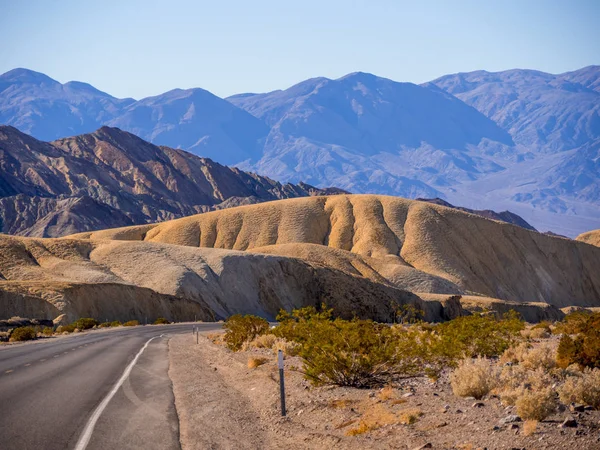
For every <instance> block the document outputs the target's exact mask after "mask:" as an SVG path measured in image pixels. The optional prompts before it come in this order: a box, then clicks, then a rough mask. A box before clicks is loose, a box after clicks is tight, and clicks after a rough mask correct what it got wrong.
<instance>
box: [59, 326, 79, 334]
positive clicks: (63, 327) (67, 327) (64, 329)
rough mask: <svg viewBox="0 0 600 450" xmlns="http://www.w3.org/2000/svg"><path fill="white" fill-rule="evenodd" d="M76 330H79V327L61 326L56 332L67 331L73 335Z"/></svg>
mask: <svg viewBox="0 0 600 450" xmlns="http://www.w3.org/2000/svg"><path fill="white" fill-rule="evenodd" d="M75 328H77V327H76V326H75V325H74V324H70V325H61V326H59V327H58V328H57V329H56V332H57V333H64V332H65V331H66V332H67V333H72V332H73V331H75Z"/></svg>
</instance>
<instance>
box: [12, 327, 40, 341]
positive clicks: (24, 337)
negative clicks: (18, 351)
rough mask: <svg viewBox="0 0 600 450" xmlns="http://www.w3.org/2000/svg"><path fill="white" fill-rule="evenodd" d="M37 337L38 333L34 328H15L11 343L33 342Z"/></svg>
mask: <svg viewBox="0 0 600 450" xmlns="http://www.w3.org/2000/svg"><path fill="white" fill-rule="evenodd" d="M36 337H37V333H36V331H35V329H34V328H33V327H19V328H15V329H14V330H13V331H12V333H11V334H10V341H11V342H20V341H31V340H33V339H35V338H36Z"/></svg>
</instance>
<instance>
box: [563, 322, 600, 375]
mask: <svg viewBox="0 0 600 450" xmlns="http://www.w3.org/2000/svg"><path fill="white" fill-rule="evenodd" d="M574 329H577V330H579V331H578V334H577V335H576V336H575V337H574V338H573V337H571V336H570V335H569V334H563V335H562V337H561V338H560V342H559V344H558V351H557V355H556V362H557V364H558V366H559V367H562V368H566V367H568V366H570V365H571V364H578V365H579V366H580V367H581V368H584V367H591V368H594V367H598V368H600V314H598V313H594V314H589V315H587V317H586V320H585V322H582V321H578V322H577V326H576V327H573V328H571V330H574Z"/></svg>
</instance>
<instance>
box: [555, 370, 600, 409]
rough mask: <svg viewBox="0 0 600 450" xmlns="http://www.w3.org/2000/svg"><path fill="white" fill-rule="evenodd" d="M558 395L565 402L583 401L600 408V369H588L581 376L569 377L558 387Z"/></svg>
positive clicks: (585, 403)
mask: <svg viewBox="0 0 600 450" xmlns="http://www.w3.org/2000/svg"><path fill="white" fill-rule="evenodd" d="M558 395H559V398H560V401H561V402H562V403H564V404H569V403H582V404H584V405H590V406H593V407H594V408H596V409H598V408H600V369H593V370H592V369H586V370H584V371H583V372H582V373H581V375H579V376H570V377H567V379H566V380H565V383H564V384H563V385H562V386H561V387H559V388H558Z"/></svg>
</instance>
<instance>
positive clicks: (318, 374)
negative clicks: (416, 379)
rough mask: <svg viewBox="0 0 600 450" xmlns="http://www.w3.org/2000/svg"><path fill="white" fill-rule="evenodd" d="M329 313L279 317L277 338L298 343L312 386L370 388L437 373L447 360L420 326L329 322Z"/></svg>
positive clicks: (434, 338)
mask: <svg viewBox="0 0 600 450" xmlns="http://www.w3.org/2000/svg"><path fill="white" fill-rule="evenodd" d="M331 316H332V315H331V310H327V309H326V308H323V310H322V311H316V309H315V308H304V309H302V310H295V311H293V312H292V313H291V314H290V313H283V314H281V315H280V316H279V320H280V321H281V322H280V325H279V326H277V327H276V328H275V329H274V330H273V334H275V335H276V336H279V337H281V338H284V339H286V340H288V341H293V342H295V343H296V344H297V348H296V350H297V352H298V355H299V356H300V357H301V358H302V359H303V362H304V374H305V376H306V378H307V379H309V380H310V381H312V382H313V383H314V384H317V385H318V384H335V385H340V386H353V387H359V388H362V387H372V386H381V385H385V384H387V383H388V382H390V381H391V380H393V379H396V378H403V377H411V376H417V375H421V374H428V373H429V371H435V372H438V371H439V370H441V367H443V365H444V363H445V362H446V359H447V357H446V355H445V354H443V352H440V351H438V350H439V348H440V347H439V342H440V339H439V337H438V336H436V335H434V334H433V333H431V332H423V331H421V330H419V329H417V328H404V327H400V326H396V327H389V326H387V325H384V324H378V323H374V322H372V321H368V320H358V319H354V320H351V321H348V320H342V319H339V318H338V319H335V320H332V319H331Z"/></svg>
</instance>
